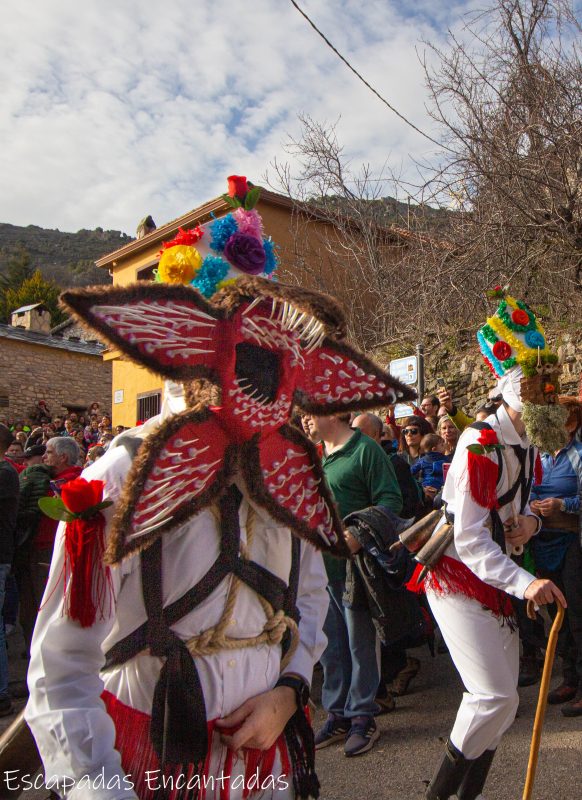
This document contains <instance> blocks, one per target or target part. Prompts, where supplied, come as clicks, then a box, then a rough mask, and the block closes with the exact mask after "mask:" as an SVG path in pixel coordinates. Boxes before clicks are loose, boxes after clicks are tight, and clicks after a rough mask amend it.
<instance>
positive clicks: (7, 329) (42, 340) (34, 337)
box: [0, 325, 105, 356]
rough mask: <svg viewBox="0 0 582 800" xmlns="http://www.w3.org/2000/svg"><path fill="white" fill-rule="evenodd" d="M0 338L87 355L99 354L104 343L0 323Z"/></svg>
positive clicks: (103, 347)
mask: <svg viewBox="0 0 582 800" xmlns="http://www.w3.org/2000/svg"><path fill="white" fill-rule="evenodd" d="M0 339H14V340H15V341H17V342H27V343H28V344H38V345H41V346H42V347H54V348H56V349H57V350H68V351H69V352H72V353H84V354H85V355H87V356H100V355H101V354H102V353H103V351H104V349H105V345H102V344H100V343H98V342H81V341H74V340H72V339H63V338H62V337H60V336H50V335H48V334H46V333H38V332H37V331H27V330H25V329H24V328H15V327H13V326H12V325H0Z"/></svg>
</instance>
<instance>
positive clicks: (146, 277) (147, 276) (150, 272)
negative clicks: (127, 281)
mask: <svg viewBox="0 0 582 800" xmlns="http://www.w3.org/2000/svg"><path fill="white" fill-rule="evenodd" d="M157 266H158V259H156V260H155V261H154V262H152V263H151V264H148V265H147V266H146V267H142V268H141V269H139V270H138V271H137V275H136V278H137V279H138V281H153V280H155V278H156V276H155V275H154V269H155V268H156V267H157Z"/></svg>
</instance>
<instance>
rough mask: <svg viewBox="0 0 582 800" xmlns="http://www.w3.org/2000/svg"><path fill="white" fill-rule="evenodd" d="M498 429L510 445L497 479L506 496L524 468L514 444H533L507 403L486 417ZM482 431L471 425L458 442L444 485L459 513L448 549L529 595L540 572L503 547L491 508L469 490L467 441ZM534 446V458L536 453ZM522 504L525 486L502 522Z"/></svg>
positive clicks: (494, 582)
mask: <svg viewBox="0 0 582 800" xmlns="http://www.w3.org/2000/svg"><path fill="white" fill-rule="evenodd" d="M485 421H486V422H487V423H488V424H489V425H490V426H491V427H492V428H493V430H494V431H495V432H496V433H497V438H498V440H499V443H500V444H503V445H505V449H504V450H502V451H501V452H502V454H503V455H502V457H503V459H504V463H503V472H502V475H501V481H500V482H499V483H498V484H497V495H498V497H500V496H501V495H503V494H504V493H505V492H506V491H507V490H508V489H510V488H511V486H513V484H514V483H515V481H516V479H517V476H518V474H519V468H520V466H519V461H518V458H517V456H516V455H515V453H514V452H513V450H512V448H511V447H510V445H512V444H517V445H520V446H521V447H524V448H528V447H529V446H530V443H529V441H528V440H527V438H525V437H523V438H522V437H520V436H519V435H518V434H517V432H516V430H515V428H514V426H513V423H512V421H511V419H510V417H509V415H508V414H507V411H506V410H505V408H504V407H503V406H501V407H500V408H499V409H498V411H497V415H494V414H493V415H491V416H489V417H487V419H486V420H485ZM480 433H481V432H480V431H478V430H476V429H475V428H466V429H465V430H464V431H463V433H462V434H461V436H460V437H459V441H458V443H457V449H456V451H455V455H454V457H453V461H452V463H451V467H450V469H449V471H448V473H447V479H446V481H445V485H444V488H443V495H442V497H443V500H444V501H445V503H446V504H447V508H448V509H449V511H451V512H452V513H453V514H454V515H455V525H454V541H453V543H452V544H451V545H450V547H449V548H448V549H447V551H446V553H445V555H447V556H451V557H452V558H456V559H457V560H460V561H462V562H463V563H464V564H466V565H467V566H468V567H469V569H470V570H472V572H474V573H475V575H477V577H478V578H481V580H482V581H485V583H488V584H490V585H491V586H495V587H497V588H498V589H503V590H505V591H506V592H509V594H512V595H515V597H519V598H520V599H523V595H524V593H525V590H526V589H527V587H528V586H529V584H530V583H531V582H532V581H533V580H534V576H533V575H531V574H530V573H529V572H527V571H526V570H524V569H522V568H521V567H519V566H518V565H517V564H516V563H515V562H514V561H512V560H511V558H510V557H509V556H508V555H507V554H506V553H505V552H503V550H502V549H501V548H500V547H499V545H498V544H496V543H495V542H494V541H493V539H492V537H491V530H490V527H487V524H488V523H489V525H490V522H489V520H490V518H489V511H488V509H486V508H483V506H480V505H479V504H478V503H476V502H475V500H473V498H472V497H471V493H470V491H469V475H468V470H467V455H468V450H467V445H469V444H475V443H477V440H478V438H479V436H480ZM486 457H487V458H490V459H491V460H492V461H494V462H495V463H497V455H496V454H495V453H490V454H488V455H487V456H486ZM535 457H536V453H535V451H534V452H533V456H532V458H534V459H535ZM531 466H532V464H531V462H530V459H529V456H528V457H527V458H526V474H527V475H529V470H530V468H531ZM520 508H521V488H519V489H518V491H517V495H516V497H515V499H514V501H513V503H510V504H508V505H506V506H503V507H502V508H501V509H499V516H500V518H501V521H502V522H505V521H506V520H508V519H510V518H512V517H513V515H514V513H515V514H519V511H520ZM523 513H524V514H526V515H528V514H530V513H531V512H530V509H529V503H528V504H527V505H526V506H525V509H524V512H523Z"/></svg>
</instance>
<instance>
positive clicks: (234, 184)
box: [226, 175, 249, 200]
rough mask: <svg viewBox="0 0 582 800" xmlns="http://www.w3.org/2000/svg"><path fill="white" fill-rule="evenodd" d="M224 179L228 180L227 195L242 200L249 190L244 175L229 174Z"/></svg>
mask: <svg viewBox="0 0 582 800" xmlns="http://www.w3.org/2000/svg"><path fill="white" fill-rule="evenodd" d="M226 180H227V181H228V196H229V197H238V199H239V200H242V199H243V198H244V196H245V195H246V193H247V192H248V190H249V185H248V183H247V179H246V178H245V176H244V175H229V176H228V178H227V179H226Z"/></svg>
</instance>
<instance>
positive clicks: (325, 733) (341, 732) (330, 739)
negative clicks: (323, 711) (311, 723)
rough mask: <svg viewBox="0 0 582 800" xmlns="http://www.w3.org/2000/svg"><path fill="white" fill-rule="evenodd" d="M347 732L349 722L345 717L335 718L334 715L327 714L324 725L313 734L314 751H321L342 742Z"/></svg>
mask: <svg viewBox="0 0 582 800" xmlns="http://www.w3.org/2000/svg"><path fill="white" fill-rule="evenodd" d="M349 730H350V723H349V720H347V719H345V717H336V715H335V714H328V716H327V720H326V722H325V724H324V725H323V727H321V728H320V729H319V730H318V731H317V733H316V734H315V749H316V750H321V749H322V748H323V747H327V746H328V745H330V744H335V742H343V741H344V739H345V738H346V736H347V735H348V732H349Z"/></svg>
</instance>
